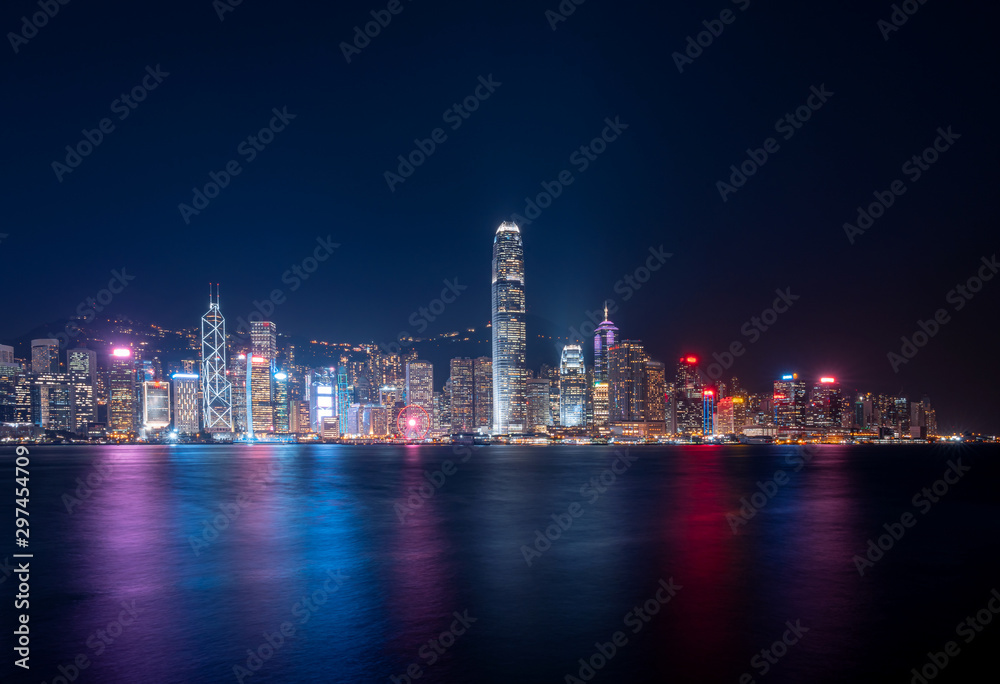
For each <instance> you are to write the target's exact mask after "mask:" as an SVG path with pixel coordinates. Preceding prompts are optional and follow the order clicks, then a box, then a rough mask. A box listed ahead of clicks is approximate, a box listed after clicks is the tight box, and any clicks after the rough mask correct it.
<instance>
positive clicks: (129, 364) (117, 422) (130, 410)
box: [108, 347, 137, 437]
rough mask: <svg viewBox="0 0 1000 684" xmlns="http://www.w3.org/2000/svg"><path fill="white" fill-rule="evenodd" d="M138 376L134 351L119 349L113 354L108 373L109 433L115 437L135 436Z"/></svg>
mask: <svg viewBox="0 0 1000 684" xmlns="http://www.w3.org/2000/svg"><path fill="white" fill-rule="evenodd" d="M136 404H137V401H136V374H135V362H134V361H133V358H132V350H131V349H129V348H127V347H119V348H117V349H115V350H114V351H112V352H111V369H110V371H109V373H108V431H109V432H110V433H113V434H114V435H115V436H118V437H124V436H127V435H131V434H133V432H134V430H135V423H136Z"/></svg>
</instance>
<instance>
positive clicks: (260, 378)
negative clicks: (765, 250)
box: [247, 356, 274, 436]
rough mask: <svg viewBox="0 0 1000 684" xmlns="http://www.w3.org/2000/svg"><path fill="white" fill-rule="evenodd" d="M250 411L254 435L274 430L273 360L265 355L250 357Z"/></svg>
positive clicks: (250, 421) (261, 434)
mask: <svg viewBox="0 0 1000 684" xmlns="http://www.w3.org/2000/svg"><path fill="white" fill-rule="evenodd" d="M248 385H249V387H250V392H249V399H250V400H249V401H248V402H247V406H248V411H249V414H250V416H249V420H248V422H249V423H250V427H251V428H252V432H253V434H254V435H257V436H263V435H266V434H267V433H269V432H274V406H273V405H272V403H271V362H270V361H268V360H267V359H266V358H264V357H263V356H251V357H250V382H249V383H248Z"/></svg>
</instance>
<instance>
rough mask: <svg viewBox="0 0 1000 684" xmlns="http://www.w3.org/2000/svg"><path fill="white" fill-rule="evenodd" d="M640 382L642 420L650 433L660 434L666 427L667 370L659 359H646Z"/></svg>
mask: <svg viewBox="0 0 1000 684" xmlns="http://www.w3.org/2000/svg"><path fill="white" fill-rule="evenodd" d="M642 383H643V392H642V394H643V410H644V411H645V418H644V420H645V421H646V422H647V423H649V424H650V433H651V434H662V433H663V432H664V431H665V430H666V427H667V413H666V394H667V372H666V367H665V366H664V365H663V363H662V362H661V361H646V368H645V373H644V374H643V378H642Z"/></svg>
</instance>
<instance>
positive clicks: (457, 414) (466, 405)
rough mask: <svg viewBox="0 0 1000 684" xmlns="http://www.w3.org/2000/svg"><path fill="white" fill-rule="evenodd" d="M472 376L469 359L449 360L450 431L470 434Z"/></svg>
mask: <svg viewBox="0 0 1000 684" xmlns="http://www.w3.org/2000/svg"><path fill="white" fill-rule="evenodd" d="M474 384H475V383H474V375H473V363H472V359H469V358H457V359H452V360H451V431H452V432H472V430H473V429H474V427H475V424H474V420H473V418H474V415H473V414H474V408H475V406H474V395H475V386H474Z"/></svg>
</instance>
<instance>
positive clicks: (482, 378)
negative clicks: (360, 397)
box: [383, 356, 493, 431]
mask: <svg viewBox="0 0 1000 684" xmlns="http://www.w3.org/2000/svg"><path fill="white" fill-rule="evenodd" d="M472 376H473V377H472V383H473V387H472V391H473V400H472V402H473V410H474V413H475V416H474V417H473V421H472V422H473V426H474V427H475V429H477V430H478V429H479V428H483V429H484V430H487V431H489V430H490V428H492V427H493V361H492V360H491V359H490V357H488V356H480V357H479V358H477V359H475V360H473V362H472ZM383 403H385V402H383Z"/></svg>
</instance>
